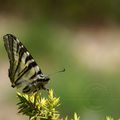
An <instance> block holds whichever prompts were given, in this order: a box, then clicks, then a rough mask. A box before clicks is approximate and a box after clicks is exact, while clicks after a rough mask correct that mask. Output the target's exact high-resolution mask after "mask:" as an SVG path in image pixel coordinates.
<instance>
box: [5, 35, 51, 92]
mask: <svg viewBox="0 0 120 120" xmlns="http://www.w3.org/2000/svg"><path fill="white" fill-rule="evenodd" d="M3 40H4V46H5V49H6V51H7V54H8V58H9V63H10V68H9V69H8V75H9V78H10V81H11V83H12V85H11V86H12V87H13V88H14V87H17V88H19V87H20V88H22V92H23V93H26V94H28V93H34V92H36V91H38V90H41V89H44V90H48V89H47V88H45V84H47V83H48V81H49V80H50V78H49V77H48V76H45V75H44V74H43V73H42V71H41V70H40V68H39V67H38V65H37V63H36V62H35V60H34V59H33V57H32V56H31V54H30V53H29V52H28V50H27V49H26V47H25V46H24V45H23V44H22V43H21V42H20V41H19V40H18V38H16V37H15V36H14V35H12V34H6V35H4V36H3Z"/></svg>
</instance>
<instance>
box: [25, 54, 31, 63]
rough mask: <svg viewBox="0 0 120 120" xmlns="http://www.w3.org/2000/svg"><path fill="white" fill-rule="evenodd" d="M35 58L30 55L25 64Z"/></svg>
mask: <svg viewBox="0 0 120 120" xmlns="http://www.w3.org/2000/svg"><path fill="white" fill-rule="evenodd" d="M32 59H33V57H32V56H31V55H28V56H27V57H26V59H25V64H26V63H27V62H28V61H29V60H32Z"/></svg>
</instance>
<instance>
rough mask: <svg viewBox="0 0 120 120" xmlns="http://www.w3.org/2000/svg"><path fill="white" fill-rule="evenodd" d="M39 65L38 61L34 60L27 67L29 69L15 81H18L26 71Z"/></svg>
mask: <svg viewBox="0 0 120 120" xmlns="http://www.w3.org/2000/svg"><path fill="white" fill-rule="evenodd" d="M35 66H37V63H36V62H35V61H33V62H32V63H30V64H29V65H28V67H27V69H26V70H25V71H24V72H23V73H22V74H21V75H20V76H19V77H18V78H17V80H15V82H17V81H18V80H19V79H20V78H21V77H22V76H23V75H25V73H27V72H28V71H29V70H30V69H31V68H33V67H35Z"/></svg>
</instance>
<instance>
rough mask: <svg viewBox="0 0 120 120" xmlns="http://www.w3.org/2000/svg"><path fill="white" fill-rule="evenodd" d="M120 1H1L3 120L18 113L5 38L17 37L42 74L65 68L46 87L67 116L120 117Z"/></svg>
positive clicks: (0, 106)
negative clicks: (8, 35) (10, 77)
mask: <svg viewBox="0 0 120 120" xmlns="http://www.w3.org/2000/svg"><path fill="white" fill-rule="evenodd" d="M119 6H120V1H119V0H101V1H100V0H96V1H95V0H85V1H81V0H74V1H73V0H44V1H43V0H34V1H32V0H31V1H28V0H26V1H23V0H11V1H9V0H4V1H3V0H0V39H1V40H0V89H1V90H0V119H1V120H8V119H9V120H13V119H14V120H15V119H17V120H21V119H23V120H26V118H24V117H23V116H19V115H18V114H17V107H16V101H17V100H16V94H15V89H12V88H11V87H10V85H11V84H10V81H9V78H8V72H7V71H8V67H9V63H8V58H7V54H6V51H5V49H4V45H3V40H2V36H3V35H5V34H7V33H12V34H14V35H16V36H17V37H18V38H19V40H20V41H22V43H24V45H25V46H26V47H27V48H28V50H29V51H30V53H31V54H32V55H33V57H34V59H35V60H36V61H37V63H38V64H39V66H40V68H41V69H42V71H43V73H45V74H49V73H53V72H56V71H58V70H61V69H63V68H66V72H65V73H60V74H57V75H53V76H51V81H50V83H49V84H48V85H47V86H48V87H49V88H52V89H54V93H55V95H56V96H58V97H59V96H60V100H61V106H60V108H59V110H60V113H61V114H62V117H64V116H66V115H69V116H72V115H73V113H74V112H77V113H78V114H79V115H80V116H81V120H104V119H105V116H106V115H111V116H113V117H114V118H118V117H120V106H119V103H120V94H119V91H120V87H119V86H120V7H119Z"/></svg>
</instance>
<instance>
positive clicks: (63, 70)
mask: <svg viewBox="0 0 120 120" xmlns="http://www.w3.org/2000/svg"><path fill="white" fill-rule="evenodd" d="M60 72H65V68H63V69H62V70H60V71H57V72H54V73H51V74H48V75H47V76H48V77H49V76H51V75H55V74H57V73H60Z"/></svg>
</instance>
